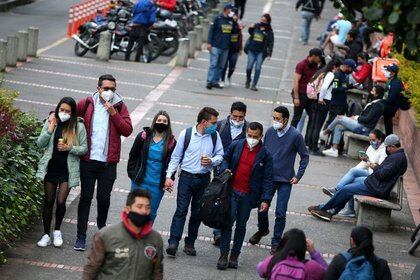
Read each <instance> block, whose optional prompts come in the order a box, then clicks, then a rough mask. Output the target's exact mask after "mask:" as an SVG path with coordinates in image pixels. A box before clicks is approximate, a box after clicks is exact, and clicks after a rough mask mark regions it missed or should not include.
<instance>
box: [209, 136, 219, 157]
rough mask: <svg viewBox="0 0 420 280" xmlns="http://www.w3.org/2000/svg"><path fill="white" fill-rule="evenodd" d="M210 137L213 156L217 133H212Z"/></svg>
mask: <svg viewBox="0 0 420 280" xmlns="http://www.w3.org/2000/svg"><path fill="white" fill-rule="evenodd" d="M210 136H211V141H212V142H213V155H214V151H215V150H216V142H217V132H215V133H212V134H211V135H210Z"/></svg>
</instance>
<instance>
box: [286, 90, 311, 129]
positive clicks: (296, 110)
mask: <svg viewBox="0 0 420 280" xmlns="http://www.w3.org/2000/svg"><path fill="white" fill-rule="evenodd" d="M292 97H293V96H292ZM299 100H300V105H299V107H296V106H294V107H293V118H292V122H291V124H290V125H291V126H293V127H295V128H296V127H297V125H298V123H299V121H300V118H301V117H302V113H303V110H305V111H306V113H307V114H308V117H309V118H310V117H311V100H310V99H309V98H308V96H307V95H306V93H299Z"/></svg>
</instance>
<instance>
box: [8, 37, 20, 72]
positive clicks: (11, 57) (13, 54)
mask: <svg viewBox="0 0 420 280" xmlns="http://www.w3.org/2000/svg"><path fill="white" fill-rule="evenodd" d="M17 55H18V37H16V36H7V51H6V65H7V66H10V67H16V62H17Z"/></svg>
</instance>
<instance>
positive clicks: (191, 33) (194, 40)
mask: <svg viewBox="0 0 420 280" xmlns="http://www.w3.org/2000/svg"><path fill="white" fill-rule="evenodd" d="M188 39H189V41H190V44H189V48H188V57H190V58H194V54H195V47H196V46H197V32H195V31H189V32H188Z"/></svg>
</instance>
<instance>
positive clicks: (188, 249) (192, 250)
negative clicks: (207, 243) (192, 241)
mask: <svg viewBox="0 0 420 280" xmlns="http://www.w3.org/2000/svg"><path fill="white" fill-rule="evenodd" d="M184 253H185V254H187V255H188V256H197V251H196V250H195V248H194V245H187V244H185V246H184Z"/></svg>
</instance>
